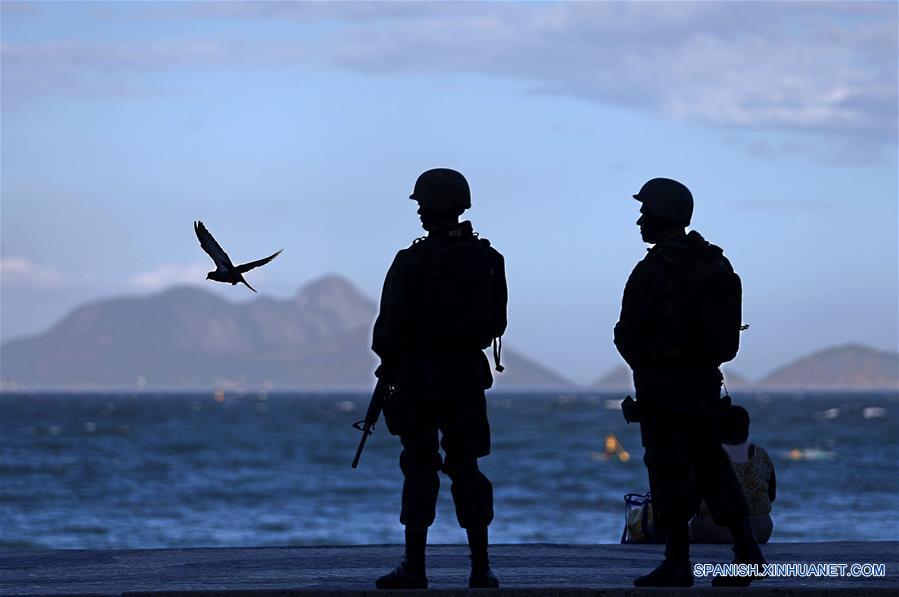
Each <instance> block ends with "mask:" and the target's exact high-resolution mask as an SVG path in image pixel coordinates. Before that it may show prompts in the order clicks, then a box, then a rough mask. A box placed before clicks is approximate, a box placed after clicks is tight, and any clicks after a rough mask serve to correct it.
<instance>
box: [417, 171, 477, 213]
mask: <svg viewBox="0 0 899 597" xmlns="http://www.w3.org/2000/svg"><path fill="white" fill-rule="evenodd" d="M409 199H413V200H415V201H418V204H419V205H421V206H422V207H424V208H425V209H437V210H453V209H459V208H461V209H468V208H469V207H471V190H470V189H469V188H468V181H467V180H465V177H464V176H462V174H461V173H459V172H456V171H455V170H450V169H449V168H434V169H433V170H428V171H426V172H423V173H422V174H421V176H419V177H418V180H416V181H415V189H414V190H413V191H412V194H411V195H409Z"/></svg>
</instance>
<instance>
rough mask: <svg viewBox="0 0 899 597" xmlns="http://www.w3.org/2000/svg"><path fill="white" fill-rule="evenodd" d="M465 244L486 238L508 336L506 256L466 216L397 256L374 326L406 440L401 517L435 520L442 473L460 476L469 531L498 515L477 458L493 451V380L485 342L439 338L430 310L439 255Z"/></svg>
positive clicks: (457, 498)
mask: <svg viewBox="0 0 899 597" xmlns="http://www.w3.org/2000/svg"><path fill="white" fill-rule="evenodd" d="M460 243H469V244H472V243H477V244H478V245H480V246H483V248H484V250H485V251H488V252H489V254H490V257H491V263H492V264H493V268H492V269H493V276H492V279H493V281H494V282H493V286H494V288H493V299H494V300H493V302H494V304H496V305H501V309H497V312H496V318H500V319H501V320H500V321H497V322H495V325H496V328H495V330H494V331H498V332H499V333H498V334H497V335H501V334H502V330H504V329H505V324H506V319H505V318H506V314H505V305H506V295H507V289H506V281H505V272H504V267H503V261H502V256H501V255H500V254H499V253H498V252H497V251H496V250H495V249H493V248H492V247H490V246H489V243H486V241H483V240H481V239H478V238H477V236H476V235H474V234H473V232H472V227H471V223H470V222H467V221H465V222H461V223H460V224H459V225H458V226H457V227H455V228H453V229H450V230H445V231H440V232H431V233H430V234H429V235H428V236H427V237H424V238H422V239H419V240H417V241H416V242H415V243H413V245H412V246H410V247H409V248H406V249H403V250H401V251H399V252H398V253H397V255H396V257H395V259H394V260H393V264H392V265H391V266H390V270H389V271H388V272H387V277H386V279H385V281H384V289H383V291H382V293H381V305H380V312H379V314H378V319H377V321H376V322H375V328H374V338H373V343H372V350H374V352H375V353H376V354H377V355H378V356H379V357H380V358H381V365H380V366H379V367H378V370H377V371H376V375H377V376H378V378H379V379H381V380H383V381H386V382H388V383H390V384H392V385H394V386H395V387H396V388H397V392H396V393H395V394H394V395H393V396H392V397H391V398H390V399H389V400H388V402H387V404H385V407H384V415H385V419H386V421H387V425H388V428H389V429H390V431H391V433H393V434H395V435H399V436H400V439H401V441H402V444H403V451H402V454H401V455H400V468H401V469H402V471H403V475H404V478H405V480H404V484H403V503H402V511H401V514H400V521H401V522H402V523H403V524H404V525H406V526H407V527H409V526H412V527H421V526H425V527H426V526H430V525H431V524H432V523H433V522H434V517H435V508H436V503H437V494H438V491H439V488H440V479H439V476H438V472H439V471H441V470H442V471H443V472H445V473H446V474H447V475H448V476H449V477H450V479H451V481H452V486H451V491H452V495H453V501H454V503H455V505H456V516H457V519H458V521H459V524H460V525H461V526H462V527H463V528H465V529H470V528H477V527H486V526H487V525H489V524H490V522H491V521H492V520H493V487H492V485H491V483H490V481H489V480H488V479H487V477H486V476H484V474H483V473H482V472H481V471H480V469H479V468H478V463H477V459H478V458H479V457H482V456H486V455H487V454H489V453H490V426H489V423H488V420H487V409H486V399H485V395H484V390H486V389H487V388H489V387H491V385H492V384H493V377H492V374H491V372H490V365H489V363H488V361H487V357H486V356H485V354H484V352H483V346H477V345H474V344H468V345H458V344H455V345H454V344H453V343H447V342H446V341H445V338H440V337H437V336H436V335H435V334H434V333H433V326H432V325H431V323H430V320H431V319H433V318H434V317H435V315H434V314H433V313H428V312H427V311H428V308H429V305H430V304H431V303H430V302H429V300H428V297H429V295H430V294H432V293H433V292H434V289H433V288H432V287H431V286H432V284H431V278H430V277H429V275H428V274H429V271H430V268H432V266H433V264H432V256H433V255H434V254H435V252H437V251H440V250H441V249H445V248H447V247H450V246H456V245H459V244H460ZM439 434H442V439H440V438H439ZM441 447H442V448H443V450H444V452H445V457H441V455H440V451H439V449H440V448H441Z"/></svg>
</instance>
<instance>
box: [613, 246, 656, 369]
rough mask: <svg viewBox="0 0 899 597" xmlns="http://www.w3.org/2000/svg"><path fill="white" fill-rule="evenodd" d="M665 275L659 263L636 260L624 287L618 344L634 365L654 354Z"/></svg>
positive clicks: (645, 361)
mask: <svg viewBox="0 0 899 597" xmlns="http://www.w3.org/2000/svg"><path fill="white" fill-rule="evenodd" d="M663 276H664V272H663V271H662V269H661V267H660V264H658V263H656V260H655V259H652V258H646V259H643V260H642V261H641V262H640V263H638V264H637V266H636V267H635V268H634V271H633V272H631V275H630V277H629V278H628V280H627V284H626V285H625V287H624V296H623V297H622V299H621V316H620V317H619V318H618V323H617V324H615V347H616V348H617V349H618V352H619V353H620V354H621V356H622V357H623V358H624V360H625V361H626V362H627V364H628V365H630V367H631V369H637V368H639V367H640V366H642V365H644V364H645V363H647V362H648V361H649V360H650V358H651V353H652V347H653V346H654V342H655V338H654V336H653V333H654V329H655V325H654V322H655V320H656V319H657V311H658V299H659V294H660V292H661V287H662V281H663Z"/></svg>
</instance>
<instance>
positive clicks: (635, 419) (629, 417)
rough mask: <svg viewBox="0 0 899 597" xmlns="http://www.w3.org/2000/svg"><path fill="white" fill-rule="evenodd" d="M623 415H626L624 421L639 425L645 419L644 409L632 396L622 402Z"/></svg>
mask: <svg viewBox="0 0 899 597" xmlns="http://www.w3.org/2000/svg"><path fill="white" fill-rule="evenodd" d="M621 413H622V414H623V415H624V420H625V421H627V422H628V423H639V422H640V419H642V418H643V417H642V415H643V409H642V408H641V407H640V405H639V404H638V403H637V401H636V400H634V399H633V398H631V397H630V396H628V397H627V398H625V399H624V400H622V401H621Z"/></svg>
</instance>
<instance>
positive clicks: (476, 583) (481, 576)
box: [465, 526, 499, 589]
mask: <svg viewBox="0 0 899 597" xmlns="http://www.w3.org/2000/svg"><path fill="white" fill-rule="evenodd" d="M465 533H466V535H468V547H469V548H470V549H471V556H470V557H471V576H469V577H468V588H469V589H498V588H499V580H497V578H496V575H495V574H493V570H491V569H490V560H489V558H488V557H487V544H488V542H489V541H488V539H487V527H486V526H478V527H472V528H468V529H465Z"/></svg>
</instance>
